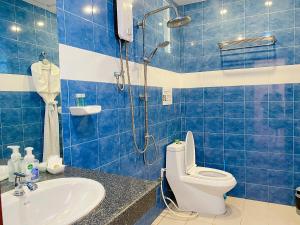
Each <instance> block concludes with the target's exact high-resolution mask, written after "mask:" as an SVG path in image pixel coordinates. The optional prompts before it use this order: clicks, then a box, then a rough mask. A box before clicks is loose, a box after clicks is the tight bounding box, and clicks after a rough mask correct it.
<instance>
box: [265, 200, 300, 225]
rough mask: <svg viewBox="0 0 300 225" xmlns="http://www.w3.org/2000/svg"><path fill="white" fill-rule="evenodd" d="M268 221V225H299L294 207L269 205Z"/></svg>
mask: <svg viewBox="0 0 300 225" xmlns="http://www.w3.org/2000/svg"><path fill="white" fill-rule="evenodd" d="M267 217H268V219H269V224H270V225H281V224H284V225H296V224H300V216H299V215H297V213H296V209H295V207H291V206H284V205H279V204H273V203H270V204H269V211H268V216H267Z"/></svg>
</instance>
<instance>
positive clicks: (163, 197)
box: [160, 168, 199, 219]
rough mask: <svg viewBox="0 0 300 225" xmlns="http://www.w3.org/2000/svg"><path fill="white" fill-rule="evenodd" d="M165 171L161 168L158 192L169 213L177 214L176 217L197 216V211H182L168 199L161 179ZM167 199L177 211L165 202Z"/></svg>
mask: <svg viewBox="0 0 300 225" xmlns="http://www.w3.org/2000/svg"><path fill="white" fill-rule="evenodd" d="M166 171H167V170H166V169H165V168H162V169H161V174H160V192H161V196H162V199H163V201H164V203H165V205H166V207H167V208H168V210H169V212H170V213H171V214H173V215H174V216H178V217H181V218H190V219H192V218H196V217H198V216H199V213H196V212H189V211H184V210H182V209H180V208H178V206H177V205H176V203H175V202H174V201H173V200H172V199H170V198H168V197H166V196H165V194H164V190H163V180H164V174H165V172H166ZM167 200H168V201H170V203H171V204H172V205H173V206H174V207H175V208H176V210H177V212H176V211H174V210H173V209H171V208H170V206H169V205H168V203H167ZM178 211H179V212H178ZM181 213H192V214H191V215H183V214H181Z"/></svg>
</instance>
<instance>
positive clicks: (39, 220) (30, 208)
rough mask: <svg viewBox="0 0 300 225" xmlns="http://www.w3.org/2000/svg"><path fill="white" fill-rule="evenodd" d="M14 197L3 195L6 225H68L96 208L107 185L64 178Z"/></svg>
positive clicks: (41, 184) (41, 183) (9, 194)
mask: <svg viewBox="0 0 300 225" xmlns="http://www.w3.org/2000/svg"><path fill="white" fill-rule="evenodd" d="M24 190H25V191H26V194H25V195H24V196H22V197H15V196H13V190H12V191H9V192H6V193H4V194H2V208H3V219H4V224H5V225H46V224H47V225H67V224H72V223H74V222H75V221H77V220H78V219H80V218H82V217H83V216H85V215H87V214H88V213H89V212H90V211H91V210H92V209H94V208H95V207H96V206H97V205H98V204H99V203H100V202H101V201H102V200H103V199H104V197H105V189H104V187H103V186H102V185H101V184H100V183H99V182H96V181H94V180H90V179H86V178H60V179H54V180H49V181H43V182H39V183H38V189H37V190H35V191H33V192H30V191H29V190H28V189H27V187H24Z"/></svg>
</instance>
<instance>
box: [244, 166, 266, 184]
mask: <svg viewBox="0 0 300 225" xmlns="http://www.w3.org/2000/svg"><path fill="white" fill-rule="evenodd" d="M246 182H247V183H252V184H261V185H268V184H269V176H268V170H267V169H257V168H250V167H248V168H247V169H246Z"/></svg>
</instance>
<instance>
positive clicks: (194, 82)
mask: <svg viewBox="0 0 300 225" xmlns="http://www.w3.org/2000/svg"><path fill="white" fill-rule="evenodd" d="M119 64H120V63H119V59H117V58H114V57H111V56H106V55H103V54H99V53H95V52H90V51H86V50H82V49H78V48H74V47H70V46H66V45H62V44H60V65H62V66H61V76H62V78H63V79H70V80H84V81H95V82H108V83H115V79H114V76H113V73H114V72H115V71H119V70H120V65H119ZM130 68H131V74H132V83H133V84H143V66H142V65H141V64H138V63H134V62H130ZM148 82H149V85H150V86H158V87H165V86H166V87H173V88H194V87H221V86H239V85H260V84H284V83H300V65H290V66H274V67H260V68H251V69H235V70H220V71H211V72H199V73H185V74H182V73H175V72H171V71H167V70H163V69H159V68H155V67H151V66H149V71H148Z"/></svg>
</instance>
